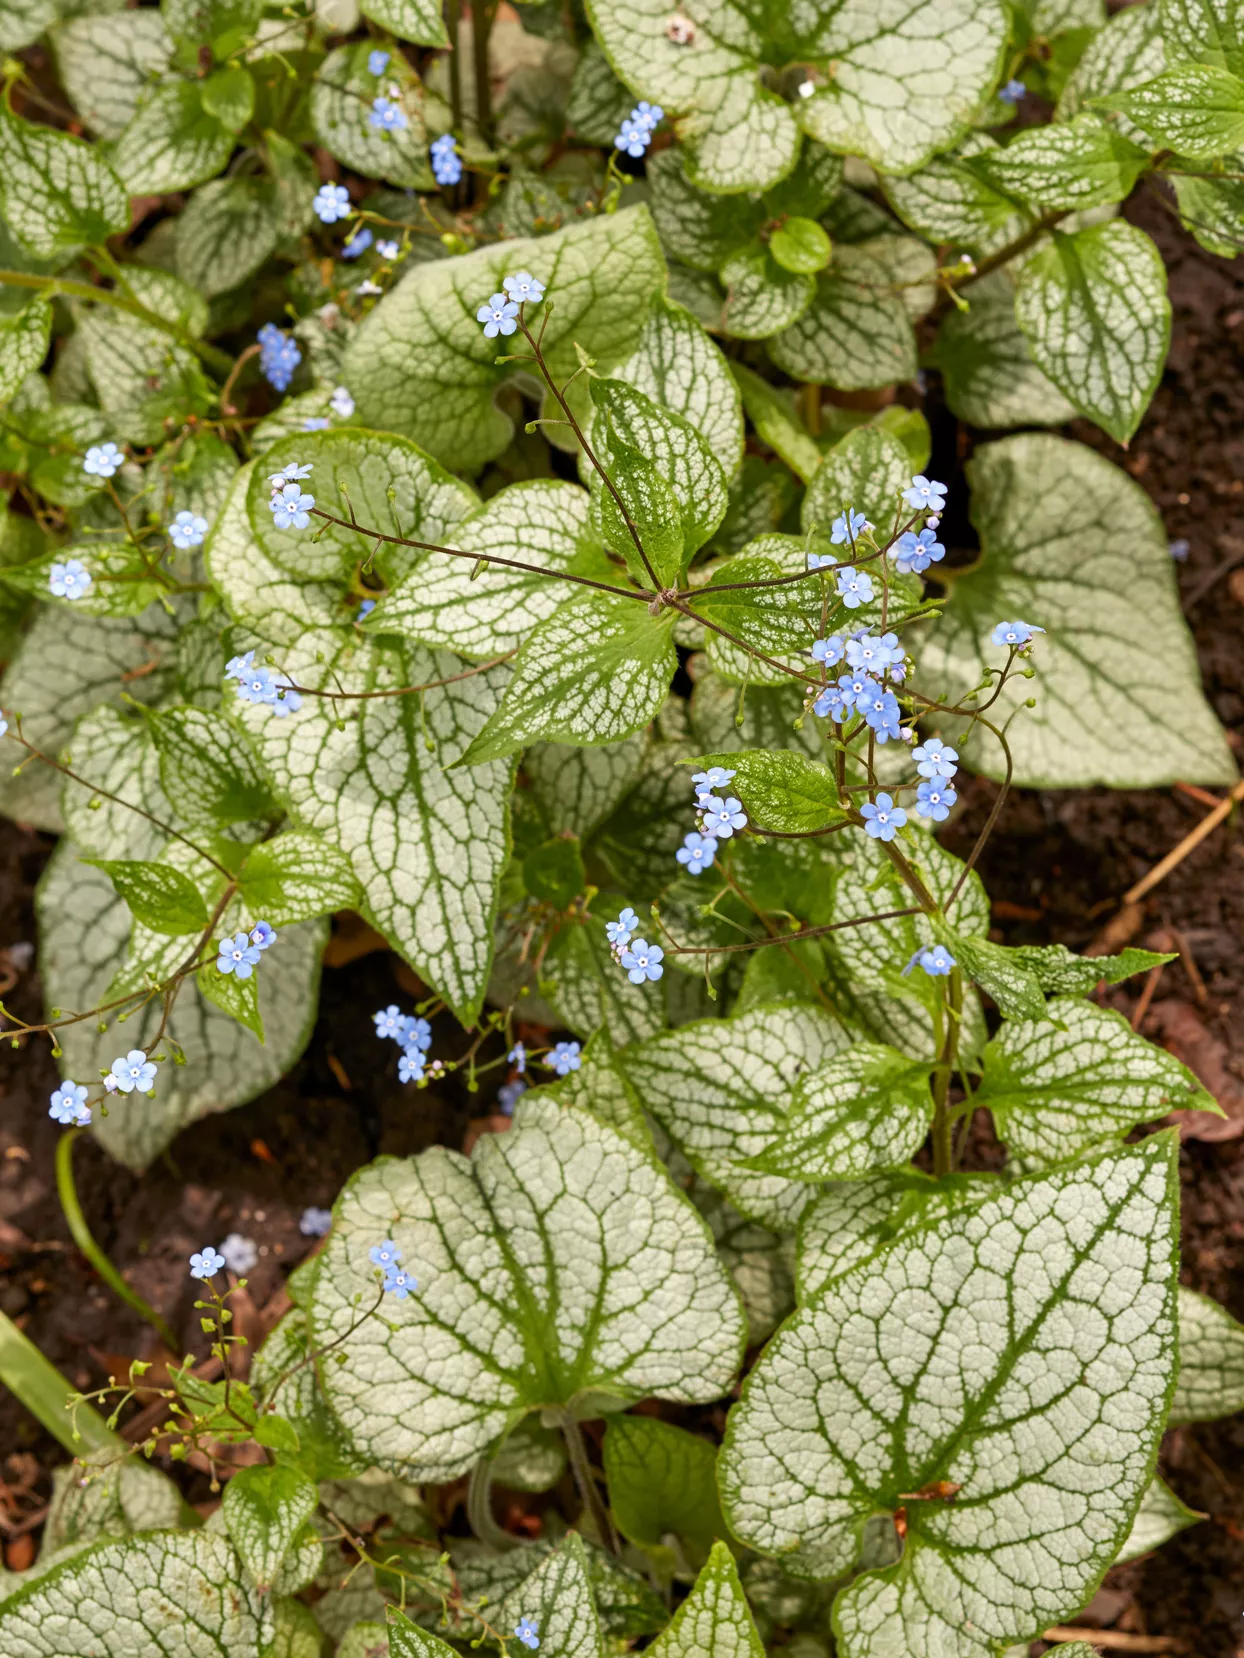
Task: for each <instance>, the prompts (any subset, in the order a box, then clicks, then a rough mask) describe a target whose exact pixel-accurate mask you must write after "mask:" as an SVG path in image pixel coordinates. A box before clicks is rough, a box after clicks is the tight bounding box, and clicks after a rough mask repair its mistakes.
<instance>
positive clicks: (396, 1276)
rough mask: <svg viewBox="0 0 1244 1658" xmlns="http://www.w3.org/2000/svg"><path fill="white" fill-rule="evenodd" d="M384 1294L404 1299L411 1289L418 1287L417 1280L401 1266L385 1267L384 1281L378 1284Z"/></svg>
mask: <svg viewBox="0 0 1244 1658" xmlns="http://www.w3.org/2000/svg"><path fill="white" fill-rule="evenodd" d="M380 1287H381V1288H382V1289H383V1290H384V1293H385V1294H386V1295H393V1296H396V1297H397V1299H398V1300H399V1301H405V1299H406V1297H407V1296H408V1295H409V1294H410V1292H411V1290H417V1289H418V1288H419V1280H418V1279H417V1278H412V1277H411V1276H410V1274H409V1273H408V1272H403V1271H402V1269H401V1267H386V1268H385V1274H384V1282H383V1284H382V1285H381V1286H380Z"/></svg>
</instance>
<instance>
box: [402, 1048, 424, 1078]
mask: <svg viewBox="0 0 1244 1658" xmlns="http://www.w3.org/2000/svg"><path fill="white" fill-rule="evenodd" d="M424 1074H425V1060H424V1057H423V1050H422V1049H421V1048H417V1047H415V1046H414V1045H413V1044H412V1045H411V1046H410V1047H408V1048H403V1049H402V1052H401V1054H400V1056H399V1058H398V1062H397V1080H398V1081H399V1082H422V1081H423V1078H424Z"/></svg>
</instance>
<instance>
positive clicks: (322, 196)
mask: <svg viewBox="0 0 1244 1658" xmlns="http://www.w3.org/2000/svg"><path fill="white" fill-rule="evenodd" d="M311 206H312V207H313V208H314V209H315V216H316V218H317V219H319V221H320V222H321V224H326V225H332V224H336V222H337V220H338V219H344V218H346V217H347V215H348V214H349V212H350V192H349V191H348V190H347V189H346V187H345V185H344V184H321V185H320V187H319V189H318V190H317V191H316V192H315V200H314V201H313V202H312V203H311Z"/></svg>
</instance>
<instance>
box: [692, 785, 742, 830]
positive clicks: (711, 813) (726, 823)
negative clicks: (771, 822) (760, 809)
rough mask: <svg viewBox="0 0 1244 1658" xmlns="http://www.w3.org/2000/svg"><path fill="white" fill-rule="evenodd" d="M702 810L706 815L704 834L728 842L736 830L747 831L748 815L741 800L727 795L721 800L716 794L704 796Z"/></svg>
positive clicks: (701, 804) (701, 798)
mask: <svg viewBox="0 0 1244 1658" xmlns="http://www.w3.org/2000/svg"><path fill="white" fill-rule="evenodd" d="M700 808H701V810H702V811H703V813H704V833H705V834H706V835H715V836H717V838H718V839H719V840H725V841H728V840H729V839H730V837H731V835H733V834H734V831H735V830H736V829H746V827H747V813H746V812H745V811H744V810H743V803H742V801H741V800H736V799H735V797H734V795H732V794H731V795H727V796H726V798H725V799H724V800H719V799H718V797H717V796H716V795H715V794H709V795H702V796H701V797H700Z"/></svg>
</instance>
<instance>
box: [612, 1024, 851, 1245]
mask: <svg viewBox="0 0 1244 1658" xmlns="http://www.w3.org/2000/svg"><path fill="white" fill-rule="evenodd" d="M847 1046H848V1038H847V1033H846V1032H845V1030H843V1028H842V1026H841V1025H839V1024H838V1022H837V1021H836V1020H835V1019H832V1018H831V1017H830V1016H829V1014H827V1013H825V1012H824V1011H823V1010H822V1009H821V1008H819V1007H810V1006H804V1005H799V1004H797V1003H779V1004H777V1005H775V1006H770V1007H762V1008H754V1009H753V1010H752V1011H751V1012H749V1013H744V1014H742V1015H741V1016H740V1017H739V1018H737V1019H729V1020H725V1021H723V1020H721V1019H703V1020H699V1021H697V1022H696V1023H694V1024H689V1025H681V1026H679V1028H678V1029H677V1030H675V1031H670V1032H668V1033H667V1034H665V1035H662V1036H657V1037H653V1038H652V1040H651V1041H648V1042H643V1043H641V1044H640V1045H639V1046H638V1047H635V1048H628V1049H625V1050H624V1051H623V1052H622V1053H620V1054H619V1055H618V1063H619V1065H620V1066H621V1067H622V1070H623V1073H624V1074H625V1076H626V1078H627V1080H628V1081H629V1082H630V1084H631V1086H632V1087H633V1088H634V1089H635V1090H636V1092H637V1093H638V1095H639V1097H640V1099H641V1100H643V1102H644V1104H645V1106H646V1107H647V1109H648V1110H649V1111H650V1112H651V1113H652V1114H653V1116H654V1117H656V1118H657V1120H658V1122H660V1123H661V1125H662V1127H663V1128H665V1129H666V1130H667V1131H668V1132H669V1134H670V1136H671V1138H672V1139H673V1140H674V1142H675V1144H676V1145H677V1146H678V1148H679V1150H680V1151H681V1152H682V1153H683V1155H684V1156H685V1157H686V1158H687V1160H688V1162H689V1163H690V1164H691V1165H692V1167H693V1168H694V1169H695V1171H696V1173H697V1174H700V1175H702V1176H703V1177H704V1179H705V1180H708V1181H711V1182H712V1184H713V1185H714V1186H716V1187H718V1188H719V1189H720V1190H721V1191H723V1192H724V1193H725V1194H726V1196H727V1197H728V1198H729V1199H730V1202H731V1203H733V1204H734V1206H735V1207H736V1208H737V1209H738V1210H739V1211H740V1212H741V1213H742V1214H743V1215H746V1216H748V1217H749V1218H751V1219H753V1220H758V1221H760V1222H761V1224H762V1225H765V1226H770V1227H773V1228H774V1229H775V1230H777V1231H788V1230H789V1229H790V1228H791V1227H792V1226H793V1225H794V1223H795V1221H796V1220H797V1219H798V1218H799V1215H800V1212H801V1211H802V1209H803V1207H804V1205H805V1204H806V1203H807V1202H808V1199H809V1197H810V1196H811V1195H812V1189H811V1187H810V1186H809V1185H808V1184H807V1183H806V1182H804V1181H803V1180H802V1179H793V1180H792V1179H790V1178H788V1177H786V1176H782V1175H773V1174H760V1173H757V1172H756V1171H755V1170H753V1169H752V1168H751V1167H750V1159H751V1158H752V1157H754V1156H755V1155H756V1154H757V1153H758V1152H761V1151H763V1150H764V1149H765V1147H766V1146H768V1145H769V1144H770V1143H771V1142H772V1140H773V1138H774V1136H775V1135H776V1134H778V1133H780V1131H781V1129H782V1128H783V1126H784V1124H785V1122H786V1116H787V1112H788V1111H789V1108H790V1102H791V1093H792V1089H793V1088H794V1086H795V1084H796V1083H797V1081H798V1079H799V1077H800V1075H801V1074H802V1073H804V1072H805V1071H808V1070H815V1069H816V1068H817V1067H818V1066H820V1065H822V1064H823V1063H824V1062H825V1060H826V1059H828V1058H829V1057H830V1055H831V1054H835V1053H838V1052H840V1051H842V1050H844V1049H845V1048H846V1047H847Z"/></svg>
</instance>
